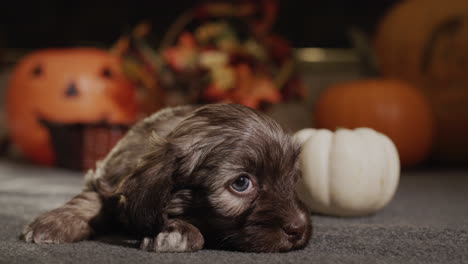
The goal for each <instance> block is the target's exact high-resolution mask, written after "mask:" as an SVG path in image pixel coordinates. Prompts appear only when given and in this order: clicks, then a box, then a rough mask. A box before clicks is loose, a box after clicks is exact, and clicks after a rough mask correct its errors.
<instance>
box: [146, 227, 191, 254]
mask: <svg viewBox="0 0 468 264" xmlns="http://www.w3.org/2000/svg"><path fill="white" fill-rule="evenodd" d="M154 249H155V251H156V252H185V251H192V250H191V249H190V248H189V247H188V243H187V237H186V236H183V235H182V234H181V233H179V232H177V231H173V232H161V233H159V234H158V236H157V237H156V241H155V242H154Z"/></svg>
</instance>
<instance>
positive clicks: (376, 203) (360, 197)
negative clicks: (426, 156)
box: [294, 128, 400, 216]
mask: <svg viewBox="0 0 468 264" xmlns="http://www.w3.org/2000/svg"><path fill="white" fill-rule="evenodd" d="M294 137H295V139H296V140H297V141H298V142H299V143H300V144H301V146H302V151H301V155H300V162H301V170H302V179H301V180H300V181H299V182H298V185H297V192H298V195H299V197H300V199H301V200H303V201H304V203H305V204H307V205H308V206H309V208H310V209H311V210H312V211H313V212H318V213H322V214H328V215H336V216H361V215H367V214H371V213H373V212H376V211H377V210H379V209H381V208H383V207H384V206H385V205H386V204H387V203H388V202H389V201H390V200H391V199H392V197H393V195H394V194H395V191H396V189H397V186H398V181H399V177H400V161H399V158H398V152H397V150H396V147H395V145H394V144H393V142H392V141H391V140H390V139H389V138H388V137H387V136H385V135H384V134H381V133H379V132H377V131H375V130H372V129H370V128H358V129H355V130H349V129H338V130H337V131H336V132H332V131H330V130H326V129H310V128H309V129H303V130H300V131H298V132H297V133H296V134H295V135H294Z"/></svg>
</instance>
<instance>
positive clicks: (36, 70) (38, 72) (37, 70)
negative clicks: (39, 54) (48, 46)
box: [31, 64, 43, 77]
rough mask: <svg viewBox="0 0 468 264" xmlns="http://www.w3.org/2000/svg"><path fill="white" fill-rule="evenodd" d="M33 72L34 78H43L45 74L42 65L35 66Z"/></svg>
mask: <svg viewBox="0 0 468 264" xmlns="http://www.w3.org/2000/svg"><path fill="white" fill-rule="evenodd" d="M31 72H32V75H33V76H34V77H39V76H41V75H42V73H43V70H42V65H40V64H38V65H36V66H34V68H33V69H32V71H31Z"/></svg>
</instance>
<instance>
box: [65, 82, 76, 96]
mask: <svg viewBox="0 0 468 264" xmlns="http://www.w3.org/2000/svg"><path fill="white" fill-rule="evenodd" d="M65 96H66V97H75V96H78V88H77V87H76V84H75V83H73V82H72V83H70V84H69V85H68V86H67V89H66V90H65Z"/></svg>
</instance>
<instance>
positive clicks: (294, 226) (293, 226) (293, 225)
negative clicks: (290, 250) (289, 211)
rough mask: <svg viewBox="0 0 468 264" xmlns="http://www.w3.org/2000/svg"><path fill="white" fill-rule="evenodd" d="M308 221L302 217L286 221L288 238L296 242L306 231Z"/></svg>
mask: <svg viewBox="0 0 468 264" xmlns="http://www.w3.org/2000/svg"><path fill="white" fill-rule="evenodd" d="M306 225H307V223H306V221H304V220H303V219H302V217H297V218H294V219H292V220H291V221H290V222H289V223H286V224H285V225H284V226H283V230H284V232H285V233H286V235H288V240H289V241H290V242H296V241H298V240H300V239H301V238H302V237H303V236H304V233H305V231H306Z"/></svg>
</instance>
